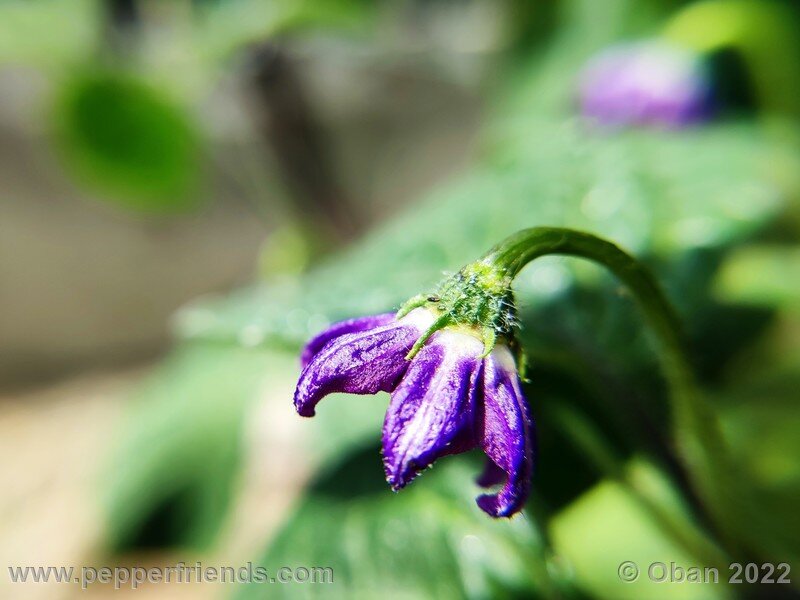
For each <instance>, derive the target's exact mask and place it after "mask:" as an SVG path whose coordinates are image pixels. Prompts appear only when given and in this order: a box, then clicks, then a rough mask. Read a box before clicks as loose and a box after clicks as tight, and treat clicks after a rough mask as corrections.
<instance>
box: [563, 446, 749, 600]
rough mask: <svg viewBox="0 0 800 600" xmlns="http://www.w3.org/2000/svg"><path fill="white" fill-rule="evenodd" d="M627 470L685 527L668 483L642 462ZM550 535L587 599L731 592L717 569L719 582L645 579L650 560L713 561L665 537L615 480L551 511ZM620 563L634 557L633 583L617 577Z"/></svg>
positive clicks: (726, 594)
mask: <svg viewBox="0 0 800 600" xmlns="http://www.w3.org/2000/svg"><path fill="white" fill-rule="evenodd" d="M628 468H629V470H631V471H632V472H633V475H634V476H635V477H636V478H637V479H639V480H640V481H641V482H642V483H641V485H649V486H651V487H653V489H654V493H652V494H651V496H659V497H661V498H662V499H663V505H664V506H667V507H668V508H669V509H670V510H671V511H672V512H674V513H675V514H676V516H677V517H678V518H679V519H682V520H684V521H685V522H686V526H687V527H691V525H690V523H689V521H688V520H687V516H686V514H685V512H684V510H685V509H683V508H682V507H681V505H680V502H679V500H678V499H677V498H676V497H675V495H674V492H673V490H671V489H670V485H669V482H668V481H666V480H664V479H663V477H662V476H661V475H659V474H658V472H657V471H655V470H654V469H653V468H652V467H651V466H650V465H648V464H647V463H645V462H639V461H634V462H632V463H631V464H630V465H629V467H628ZM551 535H552V538H553V544H554V548H555V550H556V552H557V553H558V557H559V560H562V561H565V562H566V564H567V569H568V570H569V571H570V572H572V573H574V577H575V580H576V583H577V584H578V585H579V586H580V587H581V588H582V589H583V590H584V591H586V592H587V593H588V594H589V595H590V596H591V597H592V598H604V599H605V598H607V599H609V600H621V599H622V600H624V599H627V598H630V599H632V600H639V599H640V598H663V599H665V600H666V599H671V598H696V599H698V600H699V599H703V600H712V599H714V598H728V597H731V596H733V593H732V592H731V591H730V590H728V589H727V588H726V586H725V585H724V581H725V580H727V576H726V575H725V573H724V570H722V569H721V570H720V573H719V580H720V583H719V584H708V585H700V584H687V583H686V582H681V583H655V582H652V581H650V580H649V578H648V576H647V568H648V566H649V565H650V564H652V563H654V562H664V563H666V564H667V568H669V564H670V562H674V563H675V564H677V565H679V566H682V567H683V568H684V569H686V568H688V567H693V566H703V567H705V566H713V565H702V564H701V563H699V562H698V560H697V558H696V557H693V556H691V555H690V554H687V553H686V551H685V550H683V549H682V548H681V547H680V546H677V545H675V544H674V543H673V542H672V541H670V539H669V538H667V537H665V535H664V533H663V531H661V530H660V528H659V526H658V524H657V523H656V522H655V521H654V519H653V517H652V516H651V515H650V514H649V513H648V512H647V511H646V510H645V509H644V508H643V507H642V506H641V505H640V504H639V503H637V502H636V500H635V499H634V498H633V497H631V495H630V494H629V493H628V492H627V491H626V490H625V488H623V487H622V486H621V485H620V484H618V483H613V482H610V481H603V482H601V483H599V484H598V485H596V486H595V487H593V488H592V489H591V490H589V491H588V492H586V493H585V494H584V495H583V496H582V497H581V498H579V499H578V500H577V501H576V502H574V503H573V504H571V505H570V506H569V507H568V508H566V509H565V510H564V511H562V512H561V513H560V514H558V515H556V516H555V517H554V518H553V520H552V522H551ZM625 561H634V562H635V563H636V564H637V566H638V568H639V569H640V574H639V576H638V578H637V579H636V581H634V582H624V581H622V580H621V579H620V575H619V568H620V565H621V564H622V563H623V562H625ZM725 566H727V565H725Z"/></svg>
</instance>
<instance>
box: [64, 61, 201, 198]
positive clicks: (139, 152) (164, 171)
mask: <svg viewBox="0 0 800 600" xmlns="http://www.w3.org/2000/svg"><path fill="white" fill-rule="evenodd" d="M54 110H55V112H54V115H53V123H54V128H55V134H56V136H57V142H58V145H59V149H60V150H61V152H62V155H63V158H64V160H65V164H66V165H67V166H69V167H70V168H71V169H72V171H73V173H74V174H75V175H76V176H77V177H78V178H79V179H80V180H81V181H82V182H83V183H85V184H86V185H88V186H91V187H93V188H95V189H96V190H97V191H98V192H100V193H101V194H102V197H103V198H105V199H106V200H108V201H109V202H113V203H116V204H119V205H120V206H123V207H125V208H127V209H132V210H136V211H140V212H146V213H159V212H179V211H184V210H187V209H189V208H192V207H194V206H196V205H197V202H198V198H199V196H198V195H197V193H196V192H197V183H198V182H197V173H199V172H200V171H201V169H200V163H199V154H198V145H199V136H198V133H197V132H196V130H195V128H194V126H193V124H192V123H191V122H190V121H189V119H188V117H187V115H186V113H185V112H183V110H182V109H180V108H179V107H177V106H175V105H173V103H172V102H170V101H169V100H168V99H167V98H166V97H165V96H163V95H162V94H161V93H160V92H158V91H157V90H156V89H154V88H151V87H149V86H147V85H146V84H144V83H143V82H141V81H139V80H137V79H134V78H132V77H130V76H126V75H122V74H116V73H89V74H83V75H80V76H78V77H76V78H74V79H72V80H70V81H68V82H67V84H66V85H65V87H64V89H62V90H61V92H60V94H59V96H58V98H57V100H56V104H55V109H54Z"/></svg>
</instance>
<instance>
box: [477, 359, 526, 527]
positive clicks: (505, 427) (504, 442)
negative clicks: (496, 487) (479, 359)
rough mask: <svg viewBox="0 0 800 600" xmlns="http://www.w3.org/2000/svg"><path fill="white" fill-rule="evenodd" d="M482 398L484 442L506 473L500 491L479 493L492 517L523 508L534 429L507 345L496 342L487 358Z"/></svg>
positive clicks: (482, 504) (491, 456)
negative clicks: (481, 494)
mask: <svg viewBox="0 0 800 600" xmlns="http://www.w3.org/2000/svg"><path fill="white" fill-rule="evenodd" d="M483 402H484V423H483V439H482V442H481V445H482V447H483V451H484V452H485V453H486V455H487V456H488V457H489V458H490V459H491V460H492V462H494V463H495V465H497V467H499V468H500V469H501V470H502V471H504V472H505V474H506V477H505V483H504V485H503V487H502V488H501V489H500V491H499V492H498V493H497V494H493V495H491V494H487V495H483V496H480V497H479V498H478V500H477V502H478V506H480V508H481V509H482V510H484V511H485V512H486V513H488V514H489V515H491V516H493V517H508V516H511V515H513V514H514V513H516V512H518V511H519V510H521V509H522V506H523V505H524V504H525V501H526V500H527V498H528V493H529V491H530V484H531V475H532V473H533V452H534V448H533V445H534V430H533V422H532V421H531V418H530V414H529V410H528V403H527V401H526V400H525V397H524V396H523V395H522V390H521V389H520V383H519V376H518V375H517V369H516V365H515V364H514V357H513V356H512V355H511V352H510V351H509V349H508V348H507V347H506V346H503V345H498V346H496V347H495V349H494V350H492V352H491V354H490V355H489V356H488V357H487V358H486V360H485V361H484V369H483Z"/></svg>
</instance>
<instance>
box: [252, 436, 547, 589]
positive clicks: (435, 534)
mask: <svg viewBox="0 0 800 600" xmlns="http://www.w3.org/2000/svg"><path fill="white" fill-rule="evenodd" d="M466 464H467V463H466V462H459V461H453V462H450V463H448V464H447V465H445V466H442V467H441V468H437V469H436V470H435V471H432V472H431V473H429V474H426V475H425V476H424V477H423V478H422V481H419V482H417V483H415V484H414V485H412V486H411V487H409V488H408V489H406V490H403V491H402V492H400V493H398V494H392V493H390V492H389V491H388V489H387V487H386V483H385V481H384V480H383V470H382V468H381V465H380V455H379V453H378V451H377V448H375V447H372V446H370V447H368V448H366V449H365V450H363V451H361V452H357V453H355V454H351V455H349V456H348V458H347V459H345V460H344V461H343V462H341V463H340V464H338V465H336V467H335V468H333V469H330V470H328V471H327V472H324V473H323V474H322V475H321V476H320V478H319V479H318V481H317V482H316V483H315V484H314V485H312V486H311V488H310V489H309V490H308V491H307V493H306V495H305V497H304V499H303V500H302V502H301V503H300V506H299V507H298V508H297V510H296V512H295V513H294V515H293V516H292V517H291V518H290V519H289V520H288V521H287V522H286V523H285V524H284V526H283V528H282V529H281V531H280V532H279V533H278V536H277V539H276V540H275V541H274V543H273V544H272V545H271V546H270V548H269V550H268V551H267V552H266V554H265V556H264V557H263V558H262V559H260V560H259V561H258V564H259V565H262V566H263V567H265V568H266V570H267V572H268V574H269V575H271V576H272V577H275V576H276V574H277V573H278V570H279V569H280V568H281V567H290V568H294V567H299V566H302V567H306V568H311V567H330V568H331V569H332V570H333V580H332V583H331V584H310V583H309V584H305V585H303V586H300V585H298V584H285V585H265V584H263V583H261V584H258V583H256V584H252V585H247V586H244V587H242V588H241V591H240V593H239V594H238V595H237V597H238V598H242V599H244V598H263V597H265V595H269V597H275V598H284V597H285V598H297V597H306V598H317V597H325V598H374V597H400V598H503V597H514V593H515V592H516V593H518V594H522V593H523V591H524V596H525V597H537V596H541V595H543V594H544V590H549V591H550V594H548V595H547V597H550V596H551V595H552V590H553V587H552V586H553V585H554V583H553V582H552V581H551V580H550V576H549V575H548V573H547V570H546V566H545V563H544V560H543V558H542V556H541V552H542V548H541V539H540V538H539V537H538V534H537V533H536V530H535V528H534V526H533V524H532V523H531V522H530V521H527V520H525V519H515V520H510V521H509V520H491V519H487V518H486V517H485V515H484V514H483V513H482V512H481V511H480V510H479V509H478V508H477V506H475V504H474V502H473V500H472V498H471V497H470V494H476V493H477V492H478V489H477V488H476V487H475V486H474V485H470V479H471V478H473V477H474V476H475V471H474V470H473V471H470V470H469V469H468V468H465V467H466ZM477 468H478V467H477V466H476V467H475V469H477Z"/></svg>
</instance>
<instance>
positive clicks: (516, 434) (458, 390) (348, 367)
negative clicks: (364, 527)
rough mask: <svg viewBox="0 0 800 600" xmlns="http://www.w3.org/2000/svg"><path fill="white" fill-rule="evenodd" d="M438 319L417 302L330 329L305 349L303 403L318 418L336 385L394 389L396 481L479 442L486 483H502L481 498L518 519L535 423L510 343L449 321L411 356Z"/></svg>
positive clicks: (388, 459) (387, 463)
mask: <svg viewBox="0 0 800 600" xmlns="http://www.w3.org/2000/svg"><path fill="white" fill-rule="evenodd" d="M435 320H436V316H435V315H434V313H433V312H432V311H431V310H428V309H427V308H416V309H414V310H412V311H411V312H409V313H408V314H407V315H406V316H404V317H402V318H400V319H395V318H394V315H379V316H376V317H366V318H363V319H354V320H352V321H345V322H343V323H339V324H337V325H334V326H333V327H331V328H330V329H328V330H326V331H325V332H323V333H322V334H320V335H319V336H317V337H316V338H314V339H312V340H311V342H309V344H308V345H307V346H306V349H305V351H304V353H303V361H304V370H303V372H302V374H301V376H300V380H299V382H298V384H297V390H296V392H295V398H294V402H295V408H296V409H297V411H298V413H300V414H301V415H303V416H313V415H314V407H315V406H316V404H317V403H318V402H319V400H321V399H322V398H323V397H324V396H325V395H327V394H330V393H333V392H349V393H354V394H374V393H376V392H378V391H387V392H391V401H390V403H389V407H388V410H387V412H386V418H385V421H384V426H383V437H382V444H383V461H384V468H385V471H386V479H387V481H388V483H389V485H391V487H392V488H393V489H395V490H399V489H401V488H403V487H405V486H406V485H407V484H408V483H410V482H411V480H412V479H414V477H415V476H416V475H417V474H419V473H420V472H421V471H422V470H424V469H426V468H427V467H429V466H430V465H431V464H432V463H433V462H434V461H435V460H436V459H437V458H439V457H441V456H445V455H448V454H458V453H460V452H466V451H468V450H471V449H473V448H476V447H480V448H482V449H483V451H484V452H485V453H486V455H487V457H488V459H489V467H488V468H487V471H486V473H484V475H483V476H481V478H480V479H479V483H480V484H482V485H485V486H487V487H488V486H492V485H497V484H502V488H501V489H500V490H499V491H498V492H497V493H496V494H487V495H483V496H480V497H479V498H478V505H479V506H480V507H481V509H483V510H484V511H485V512H487V513H488V514H490V515H492V516H494V517H508V516H511V515H513V514H515V513H516V512H518V511H519V510H521V508H522V506H523V505H524V503H525V501H526V499H527V497H528V492H529V489H530V480H531V475H532V469H533V423H532V421H531V417H530V414H529V410H528V406H527V401H526V400H525V398H524V396H523V395H522V392H521V389H520V381H519V375H518V373H517V367H516V363H515V360H514V357H513V355H512V354H511V352H510V350H509V348H508V347H507V346H506V345H505V344H504V343H497V344H496V345H494V347H493V348H492V350H491V352H489V354H488V355H485V350H484V342H483V341H482V340H481V339H480V337H479V336H477V335H473V334H472V332H470V331H469V330H462V329H451V328H444V329H437V330H436V331H435V332H434V333H432V334H431V335H430V337H429V338H427V339H426V341H425V343H424V345H422V347H421V348H420V349H419V351H418V352H417V353H416V354H415V355H414V356H413V358H411V359H410V360H409V359H408V358H407V355H408V354H409V352H410V351H411V349H412V347H414V345H415V343H416V342H417V341H418V340H419V339H420V338H421V337H423V335H424V334H425V333H426V332H429V331H430V330H431V327H432V326H433V324H434V322H435Z"/></svg>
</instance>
